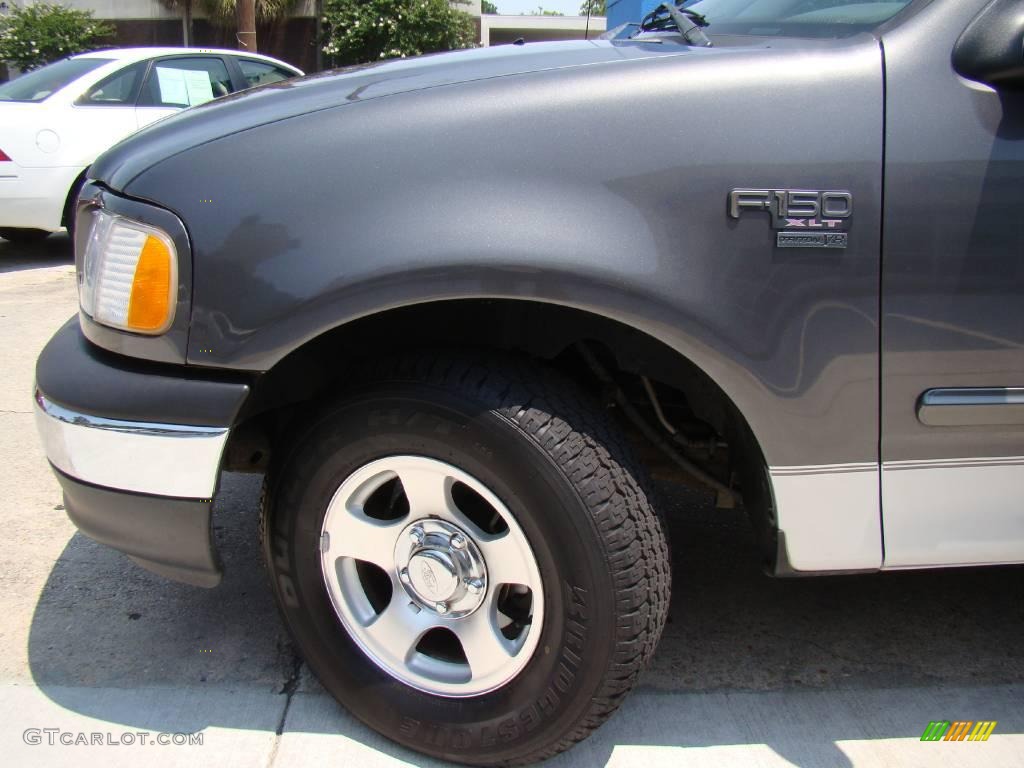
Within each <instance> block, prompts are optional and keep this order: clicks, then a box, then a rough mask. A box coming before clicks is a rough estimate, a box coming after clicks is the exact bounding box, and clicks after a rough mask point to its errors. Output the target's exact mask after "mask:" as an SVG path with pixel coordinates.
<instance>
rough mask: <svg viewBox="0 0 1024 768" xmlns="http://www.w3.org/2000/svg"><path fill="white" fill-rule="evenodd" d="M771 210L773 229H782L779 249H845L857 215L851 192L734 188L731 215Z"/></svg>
mask: <svg viewBox="0 0 1024 768" xmlns="http://www.w3.org/2000/svg"><path fill="white" fill-rule="evenodd" d="M748 211H768V213H769V215H770V216H771V222H772V229H775V230H779V231H778V232H777V234H776V239H775V244H776V246H777V247H778V248H845V247H846V246H847V242H848V240H849V234H848V233H847V232H846V229H847V226H848V225H849V223H850V217H851V216H852V215H853V195H851V194H850V193H849V192H839V191H820V190H808V189H734V190H733V191H732V192H730V193H729V215H730V216H731V217H732V218H734V219H738V218H740V215H741V214H743V213H744V212H748Z"/></svg>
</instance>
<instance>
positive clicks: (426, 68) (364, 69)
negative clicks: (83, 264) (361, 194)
mask: <svg viewBox="0 0 1024 768" xmlns="http://www.w3.org/2000/svg"><path fill="white" fill-rule="evenodd" d="M728 50H729V49H717V48H712V49H698V48H691V47H689V46H685V45H679V44H676V43H672V42H664V43H651V42H631V41H625V42H611V41H603V40H590V41H583V40H580V41H568V42H555V43H530V44H527V45H503V46H496V47H494V48H478V49H474V50H468V51H454V52H451V53H441V54H434V55H430V56H421V57H418V58H414V59H396V60H392V61H387V62H382V63H380V64H373V65H368V66H361V67H352V68H348V69H341V70H333V71H330V72H323V73H320V74H316V75H310V76H308V77H304V78H298V79H295V80H287V81H284V82H280V83H274V84H272V85H268V86H263V87H260V88H254V89H251V90H247V91H242V92H241V93H238V94H235V95H233V96H227V97H224V98H221V99H217V100H215V101H211V102H207V103H206V104H203V105H202V106H199V107H194V108H192V109H188V110H185V111H183V112H180V113H178V114H175V115H172V116H171V117H168V118H165V119H163V120H161V121H159V122H157V123H154V124H153V125H151V126H149V127H147V128H145V129H143V130H142V131H140V132H138V133H136V134H134V135H133V136H131V137H130V138H128V139H126V140H124V141H123V142H121V143H120V144H118V145H116V146H115V147H113V148H112V149H110V150H109V151H108V152H106V153H105V154H103V155H102V156H101V157H100V158H99V159H98V160H97V161H96V162H95V163H94V164H93V166H92V169H91V171H90V177H91V178H93V179H96V180H97V181H100V182H102V183H104V184H105V185H107V186H108V187H110V188H112V189H115V190H122V189H124V188H125V187H126V186H127V185H128V183H129V182H131V180H132V179H134V178H135V177H136V176H138V175H139V174H140V173H142V172H143V171H145V170H146V169H147V168H150V167H152V166H153V165H155V164H156V163H158V162H160V161H161V160H164V159H166V158H168V157H171V156H173V155H175V154H178V153H179V152H183V151H185V150H187V149H190V148H192V147H195V146H198V145H200V144H204V143H206V142H209V141H214V140H216V139H218V138H222V137H224V136H228V135H230V134H233V133H238V132H240V131H244V130H247V129H249V128H255V127H256V126H259V125H264V124H267V123H271V122H275V121H278V120H285V119H287V118H289V117H294V116H296V115H301V114H307V113H310V112H315V111H318V110H323V109H330V108H333V107H340V106H343V105H346V104H354V103H358V102H361V101H366V100H369V99H378V98H383V97H386V96H393V95H395V94H399V93H406V92H410V91H420V90H424V89H427V88H437V87H442V86H450V85H456V84H459V83H468V82H472V81H475V80H483V79H489V78H497V77H507V76H510V75H521V74H527V73H531V72H540V71H545V70H555V69H569V68H575V67H582V66H593V65H607V64H610V63H613V62H620V63H624V62H628V61H635V60H638V59H648V58H652V57H656V56H682V55H691V56H707V55H716V53H717V54H720V53H723V52H725V51H728ZM733 50H735V49H733Z"/></svg>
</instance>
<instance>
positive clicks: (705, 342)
mask: <svg viewBox="0 0 1024 768" xmlns="http://www.w3.org/2000/svg"><path fill="white" fill-rule="evenodd" d="M987 4H988V0H957V1H956V2H953V1H952V0H934V1H933V2H929V1H928V0H919V2H916V3H914V4H913V5H912V6H911V7H910V8H909V9H908V10H907V11H906V12H904V13H903V14H901V15H900V16H898V17H897V18H896V19H894V20H893V21H892V22H890V23H889V24H887V25H885V26H883V27H882V28H881V29H880V30H878V31H877V33H876V34H861V35H857V36H854V37H850V38H847V39H842V40H825V41H820V40H819V41H809V40H796V39H757V38H753V39H749V40H745V41H742V44H739V43H738V42H737V41H732V43H731V44H724V43H723V44H719V45H716V46H715V47H713V48H693V47H687V46H682V45H676V44H671V43H666V42H661V43H654V42H629V41H626V42H622V41H620V42H606V41H590V42H573V43H555V44H541V45H526V46H509V47H504V48H493V49H487V50H479V51H470V52H460V53H454V54H447V55H440V56H434V57H426V58H423V59H419V60H415V61H400V62H391V63H385V64H381V65H376V66H372V67H366V68H359V69H354V70H351V71H346V72H340V73H329V74H326V75H321V76H314V77H311V78H306V79H304V80H300V81H293V82H289V83H282V84H280V85H277V86H272V87H270V88H265V89H259V90H256V91H254V92H251V93H247V94H241V95H239V96H236V97H229V98H227V99H223V100H220V101H218V102H214V103H210V104H208V105H204V106H203V107H201V108H198V109H196V110H192V111H190V112H189V113H187V114H183V115H181V116H178V117H175V118H171V119H169V120H166V121H164V122H162V123H160V124H158V125H155V126H153V127H151V128H149V129H147V130H145V131H144V132H143V133H141V134H139V135H138V136H137V137H135V138H133V139H131V140H129V141H127V142H125V143H124V144H122V145H121V146H120V147H119V148H117V149H115V150H114V151H112V152H110V153H108V154H107V155H105V156H104V157H103V158H101V159H100V160H99V161H98V162H97V163H96V164H95V165H94V166H93V171H92V173H93V176H94V177H95V178H96V179H97V180H98V181H99V182H100V183H101V184H102V185H103V186H104V187H106V188H108V189H110V190H113V193H114V195H113V196H125V197H129V198H132V199H135V200H139V201H152V202H154V203H155V204H157V205H159V206H161V207H164V208H166V209H168V210H170V211H172V212H174V213H175V214H176V215H177V216H178V217H179V218H180V219H181V221H183V222H185V223H186V226H187V228H188V237H189V241H190V244H191V248H192V257H193V263H192V269H191V272H190V277H189V283H188V285H183V286H182V295H183V296H187V297H188V301H189V302H190V306H189V307H188V317H189V318H190V322H189V327H188V333H187V335H178V336H176V337H175V339H174V340H173V341H171V343H170V344H169V341H170V340H169V339H163V340H160V341H154V340H145V339H135V340H133V342H132V344H131V353H132V354H133V355H135V356H138V357H150V356H151V357H152V358H153V359H160V360H164V361H173V360H176V361H177V362H180V363H185V362H187V363H188V364H189V365H190V366H210V367H214V368H219V369H229V370H234V371H240V372H262V371H267V370H271V369H273V367H274V366H275V365H276V364H277V363H279V362H280V361H281V360H282V359H283V358H284V357H285V356H286V355H288V354H289V353H291V352H293V351H294V350H296V349H299V348H301V347H302V346H303V345H304V344H306V343H308V342H310V341H311V340H313V339H315V338H317V337H318V336H320V335H321V334H323V333H325V332H327V331H329V330H330V329H333V328H337V327H339V326H342V325H344V324H346V323H349V322H351V321H353V320H355V319H357V318H362V317H366V316H370V315H374V314H376V313H381V312H386V311H389V310H391V309H395V308H399V307H405V306H410V305H413V304H419V303H423V302H432V301H446V300H452V299H463V298H504V299H528V300H530V301H540V302H548V303H552V304H557V305H563V306H568V307H574V308H578V309H581V310H585V311H588V312H592V313H595V314H598V315H601V316H604V317H608V318H611V319H614V320H616V321H619V322H621V323H624V324H626V325H628V326H630V327H632V328H635V329H637V330H639V331H641V332H643V333H645V334H648V335H650V336H651V337H653V338H655V339H658V340H659V341H661V342H663V343H664V344H666V345H668V346H669V347H671V348H672V349H674V350H676V351H677V352H678V353H679V354H680V355H682V356H684V357H685V358H687V359H688V360H690V361H691V362H692V363H694V364H695V365H696V366H698V367H699V368H700V369H701V370H703V371H704V372H705V373H706V374H707V375H708V376H709V377H710V378H711V379H712V380H714V381H715V382H716V383H717V384H718V385H719V386H720V387H721V388H722V390H723V391H724V392H725V393H726V394H727V395H728V397H729V398H730V399H731V400H732V402H733V403H734V404H735V405H736V407H737V408H738V409H739V411H740V412H741V413H742V414H743V416H744V417H745V418H746V420H747V422H748V423H749V425H750V427H751V430H752V432H753V434H754V436H755V438H756V439H757V441H758V443H759V446H760V448H761V450H762V453H763V455H764V457H765V459H766V461H767V464H768V468H769V475H770V478H771V483H772V492H773V495H774V502H775V508H776V514H777V525H778V529H779V531H780V532H782V533H783V534H784V540H785V544H786V548H787V553H786V556H787V560H788V564H789V566H790V567H792V568H793V569H795V570H796V571H808V572H812V571H824V570H827V571H837V570H869V569H878V568H881V567H911V566H923V565H953V564H965V563H983V562H1008V561H1021V560H1024V514H1022V513H1021V510H1020V508H1019V503H1018V501H1017V499H1019V498H1020V495H1021V494H1020V491H1021V490H1024V458H1020V457H1024V431H1022V427H1021V425H1020V423H1019V420H1018V421H1017V422H1014V420H1013V419H1009V420H1008V421H1001V420H999V418H998V417H995V423H992V419H993V417H991V416H989V417H987V418H988V421H986V422H984V423H970V422H969V420H968V423H958V424H955V425H949V424H934V423H928V421H927V419H922V418H920V416H919V412H920V410H921V409H920V403H921V399H922V398H923V397H925V393H927V392H929V391H931V390H935V389H942V390H944V391H947V392H948V391H950V390H952V391H953V392H954V397H955V395H956V390H959V389H971V390H975V389H978V388H991V387H995V388H1002V389H1007V388H1010V389H1012V388H1014V387H1020V386H1022V385H1024V350H1022V345H1024V301H1022V300H1021V299H1022V296H1024V264H1022V257H1024V236H1022V229H1021V226H1022V222H1024V218H1022V217H1021V216H1020V211H1021V210H1022V206H1021V203H1022V202H1024V201H1022V197H1021V192H1020V190H1021V189H1022V188H1024V187H1022V181H1024V170H1022V169H1024V97H1022V96H1021V95H1020V94H1019V93H1011V92H1008V91H1002V90H1000V91H997V90H995V89H993V88H991V87H988V86H984V85H980V84H978V83H976V82H972V81H969V80H967V79H965V78H963V77H961V76H959V75H958V74H957V73H956V72H955V71H954V70H953V68H952V65H951V51H952V50H953V47H954V46H955V44H956V41H957V39H958V37H959V36H960V34H961V33H962V32H963V31H964V29H965V28H966V27H967V26H968V24H970V23H971V22H972V20H974V19H975V18H976V17H978V15H979V13H981V12H982V10H983V9H984V8H985V7H986V5H987ZM638 136H642V139H641V140H639V141H638ZM595 158H601V159H600V160H595ZM737 189H745V190H821V191H837V192H842V193H843V194H847V195H849V196H850V197H849V199H850V200H851V201H855V205H854V207H853V209H852V210H851V211H850V214H851V215H849V216H846V217H843V219H844V223H843V227H842V230H843V232H844V233H846V235H847V237H846V238H845V247H843V248H834V249H833V248H780V247H778V242H777V239H776V233H775V232H774V231H773V230H772V229H771V228H770V227H769V226H768V224H767V223H766V221H765V220H764V218H763V217H761V216H755V215H746V214H744V215H741V216H738V217H733V216H731V215H730V211H729V205H728V200H729V195H730V192H731V191H733V190H737ZM104 194H108V195H109V194H110V193H104ZM830 210H838V208H834V207H833V208H831V209H830ZM84 329H85V332H86V334H87V335H88V336H89V338H90V339H92V340H93V341H94V342H96V343H97V344H100V345H102V346H107V347H110V348H113V349H119V348H120V349H124V345H123V343H122V342H121V341H119V336H120V335H119V334H117V333H116V332H114V331H110V330H107V329H103V328H102V327H99V326H96V325H95V324H90V323H88V322H86V323H85V326H84ZM989 405H990V406H991V405H993V404H992V403H990V404H989ZM929 407H931V408H934V407H947V406H931V405H930V406H929ZM993 407H995V408H996V409H997V410H998V407H999V406H998V405H994V406H993ZM990 410H991V408H990Z"/></svg>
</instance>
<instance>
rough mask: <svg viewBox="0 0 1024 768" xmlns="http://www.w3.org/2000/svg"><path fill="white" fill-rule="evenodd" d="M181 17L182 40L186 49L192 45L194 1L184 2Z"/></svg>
mask: <svg viewBox="0 0 1024 768" xmlns="http://www.w3.org/2000/svg"><path fill="white" fill-rule="evenodd" d="M183 5H184V8H183V9H182V16H181V39H182V45H184V46H185V47H186V48H189V47H191V45H192V0H184V3H183Z"/></svg>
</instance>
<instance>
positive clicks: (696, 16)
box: [640, 0, 712, 48]
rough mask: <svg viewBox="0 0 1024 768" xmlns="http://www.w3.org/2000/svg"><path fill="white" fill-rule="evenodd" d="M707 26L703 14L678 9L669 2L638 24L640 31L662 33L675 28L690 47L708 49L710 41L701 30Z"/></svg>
mask: <svg viewBox="0 0 1024 768" xmlns="http://www.w3.org/2000/svg"><path fill="white" fill-rule="evenodd" d="M708 24H709V22H708V20H707V18H705V17H704V15H703V14H700V13H697V12H696V11H691V10H690V9H689V8H679V7H678V6H677V5H676V3H675V2H673V1H672V0H669V2H667V3H662V4H661V5H659V6H658V7H657V8H655V9H654V10H653V11H651V12H650V13H649V14H647V15H646V16H645V17H644V20H643V21H641V22H640V31H641V32H664V31H666V30H670V29H672V28H673V27H675V29H676V30H677V31H678V32H679V34H680V35H681V36H682V38H683V40H685V41H686V42H687V43H689V44H690V45H696V46H699V47H701V48H710V47H711V45H712V43H711V40H710V39H708V36H707V35H705V34H704V29H703V27H706V26H708Z"/></svg>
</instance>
